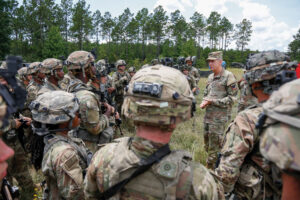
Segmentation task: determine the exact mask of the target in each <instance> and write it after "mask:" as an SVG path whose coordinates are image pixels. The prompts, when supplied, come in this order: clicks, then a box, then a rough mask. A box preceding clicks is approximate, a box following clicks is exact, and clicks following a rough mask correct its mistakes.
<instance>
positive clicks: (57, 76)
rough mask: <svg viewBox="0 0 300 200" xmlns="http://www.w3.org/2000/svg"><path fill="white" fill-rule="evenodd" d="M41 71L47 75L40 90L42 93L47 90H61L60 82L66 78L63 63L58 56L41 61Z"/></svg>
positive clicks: (39, 93)
mask: <svg viewBox="0 0 300 200" xmlns="http://www.w3.org/2000/svg"><path fill="white" fill-rule="evenodd" d="M41 71H42V72H43V74H45V76H46V80H45V83H44V85H43V86H42V87H41V89H40V90H39V92H38V95H41V94H43V93H45V92H49V91H55V90H61V89H60V87H59V84H58V82H59V81H60V80H62V79H63V78H64V72H63V63H62V61H61V60H58V59H56V58H47V59H46V60H44V61H43V62H42V63H41Z"/></svg>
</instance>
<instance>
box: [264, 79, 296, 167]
mask: <svg viewBox="0 0 300 200" xmlns="http://www.w3.org/2000/svg"><path fill="white" fill-rule="evenodd" d="M263 113H264V115H265V116H266V117H267V119H265V125H264V127H267V128H265V129H264V130H263V136H262V138H261V142H260V150H261V153H262V154H263V156H264V157H265V158H266V159H267V160H269V161H271V162H273V163H275V164H276V165H277V166H278V167H279V168H280V169H281V170H288V169H292V170H295V171H298V172H299V171H300V139H299V138H300V137H299V130H300V79H297V80H294V81H291V82H289V83H286V84H284V85H283V86H282V87H280V88H279V90H278V91H274V93H273V94H272V95H271V97H270V98H269V100H268V101H267V102H266V103H264V104H263Z"/></svg>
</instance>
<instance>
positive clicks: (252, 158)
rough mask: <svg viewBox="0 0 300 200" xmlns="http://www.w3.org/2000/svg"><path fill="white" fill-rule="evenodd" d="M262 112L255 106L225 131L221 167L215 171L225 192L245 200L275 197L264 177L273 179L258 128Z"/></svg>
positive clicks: (242, 113) (240, 114) (238, 116)
mask: <svg viewBox="0 0 300 200" xmlns="http://www.w3.org/2000/svg"><path fill="white" fill-rule="evenodd" d="M261 112H262V107H261V106H259V107H255V106H253V107H249V109H246V110H244V111H242V112H240V113H239V114H238V115H237V116H236V118H235V120H234V121H233V122H232V123H231V124H230V125H229V127H228V129H227V131H226V135H225V138H224V141H223V147H222V150H221V159H220V164H219V166H218V167H217V168H216V169H215V173H216V175H217V176H218V177H219V180H221V182H222V183H223V187H224V190H225V192H226V193H230V192H233V193H234V194H235V195H237V196H238V197H240V198H242V199H263V198H262V197H263V196H264V195H266V197H270V196H272V190H270V187H268V186H266V187H265V188H264V177H266V176H268V177H267V178H268V179H269V180H270V177H269V174H270V173H271V171H270V166H269V165H268V164H266V163H265V162H263V157H262V155H261V154H260V152H259V148H258V144H259V139H260V137H259V133H258V130H257V129H256V128H255V124H256V122H257V120H258V117H259V114H260V113H261ZM266 182H267V179H266ZM266 185H267V184H266ZM264 190H265V194H263V191H264Z"/></svg>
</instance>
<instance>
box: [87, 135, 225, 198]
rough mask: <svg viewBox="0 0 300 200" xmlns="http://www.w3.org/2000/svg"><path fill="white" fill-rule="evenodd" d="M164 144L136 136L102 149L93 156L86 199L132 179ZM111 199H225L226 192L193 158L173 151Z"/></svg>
mask: <svg viewBox="0 0 300 200" xmlns="http://www.w3.org/2000/svg"><path fill="white" fill-rule="evenodd" d="M160 146H161V145H159V144H155V143H152V142H150V141H147V140H144V139H141V138H138V137H135V138H133V139H132V140H131V139H130V138H127V137H125V138H120V139H118V140H115V141H114V142H113V143H110V144H107V145H105V146H104V147H102V148H101V149H100V150H99V151H98V152H97V153H96V154H95V155H94V157H93V159H92V161H91V163H90V166H89V168H88V171H87V175H86V177H85V180H84V193H85V198H86V199H98V198H99V196H100V194H101V193H102V192H104V191H105V190H107V189H108V188H110V187H112V186H113V185H115V184H117V183H118V182H120V181H121V180H124V179H125V178H127V177H129V176H130V175H131V174H132V173H133V171H134V170H135V169H136V167H137V166H138V165H139V163H140V162H141V160H142V159H144V158H146V157H148V156H150V155H151V154H152V153H153V152H155V151H157V150H158V148H159V147H160ZM109 199H128V200H129V199H140V200H150V199H224V196H223V189H222V187H221V186H220V185H219V184H218V183H217V182H216V180H215V179H214V177H213V176H212V175H211V174H210V172H209V171H208V170H207V169H206V168H205V167H204V166H202V165H201V164H199V163H192V162H191V155H190V154H189V153H187V152H184V151H172V152H171V153H170V154H169V155H167V156H165V157H164V158H163V159H162V160H161V161H160V162H159V163H156V164H153V166H152V167H151V168H150V169H149V170H147V171H146V172H144V173H143V174H141V175H139V176H137V177H135V178H134V179H133V180H132V181H130V182H129V183H128V184H126V186H125V187H124V189H123V190H122V191H121V192H119V193H117V194H115V195H114V196H113V197H111V198H109Z"/></svg>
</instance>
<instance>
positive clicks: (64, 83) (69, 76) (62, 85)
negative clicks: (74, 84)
mask: <svg viewBox="0 0 300 200" xmlns="http://www.w3.org/2000/svg"><path fill="white" fill-rule="evenodd" d="M73 78H74V76H73V74H72V73H71V72H68V73H67V74H65V76H64V78H63V80H61V81H59V87H60V88H61V89H62V90H64V91H67V88H68V86H69V84H70V81H71V80H72V79H73Z"/></svg>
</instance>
